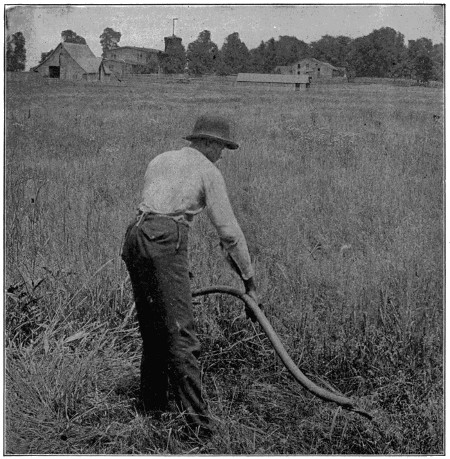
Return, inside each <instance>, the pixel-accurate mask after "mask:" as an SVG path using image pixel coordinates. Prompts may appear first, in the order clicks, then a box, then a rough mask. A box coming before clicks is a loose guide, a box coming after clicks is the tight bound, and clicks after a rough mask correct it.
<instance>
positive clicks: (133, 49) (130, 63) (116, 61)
mask: <svg viewBox="0 0 450 459" xmlns="http://www.w3.org/2000/svg"><path fill="white" fill-rule="evenodd" d="M160 53H161V51H159V50H158V49H153V48H140V47H137V46H122V47H120V48H113V49H109V50H107V51H106V52H105V58H104V62H106V64H107V66H108V67H109V68H110V69H111V71H112V72H113V73H114V74H115V75H116V76H118V77H124V76H125V75H127V74H130V73H159V72H160V65H159V56H160Z"/></svg>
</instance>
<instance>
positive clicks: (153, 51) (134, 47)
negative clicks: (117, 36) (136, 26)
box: [108, 46, 162, 53]
mask: <svg viewBox="0 0 450 459" xmlns="http://www.w3.org/2000/svg"><path fill="white" fill-rule="evenodd" d="M126 48H127V49H137V50H138V51H145V52H147V53H161V52H162V51H161V50H159V49H154V48H143V47H140V46H119V47H117V48H113V49H110V50H108V51H116V50H120V49H126Z"/></svg>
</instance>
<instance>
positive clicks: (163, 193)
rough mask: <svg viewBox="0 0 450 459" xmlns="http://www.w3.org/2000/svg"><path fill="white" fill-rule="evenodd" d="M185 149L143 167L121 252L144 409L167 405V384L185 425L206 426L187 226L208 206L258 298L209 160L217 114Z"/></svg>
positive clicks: (223, 129)
mask: <svg viewBox="0 0 450 459" xmlns="http://www.w3.org/2000/svg"><path fill="white" fill-rule="evenodd" d="M185 139H186V140H190V141H191V145H190V146H189V147H185V148H182V149H181V150H178V151H169V152H166V153H163V154H160V155H158V156H157V157H156V158H154V159H153V160H152V161H151V162H150V164H149V165H148V168H147V171H146V173H145V178H144V189H143V193H142V202H141V204H140V205H139V208H138V216H137V218H136V221H133V222H132V223H131V224H130V226H129V227H128V229H127V233H126V236H125V242H124V247H123V253H122V257H123V259H124V261H125V263H126V265H127V269H128V271H129V273H130V279H131V283H132V286H133V293H134V298H135V303H136V309H137V314H138V320H139V328H140V332H141V336H142V340H143V355H142V361H141V397H142V402H143V404H144V407H145V409H146V410H149V411H156V412H161V411H165V410H166V409H167V407H168V399H167V391H168V387H169V386H168V382H169V381H170V385H171V388H172V390H173V391H174V393H175V398H176V401H177V403H178V405H180V406H181V408H182V409H183V410H184V411H185V413H186V415H187V418H188V421H189V423H190V425H192V426H194V427H195V428H198V429H199V430H201V431H202V433H203V434H207V435H208V434H209V433H211V432H212V423H211V419H210V418H209V417H208V413H207V407H206V404H205V401H204V400H203V397H202V392H201V380H200V367H199V364H198V361H197V357H198V355H199V350H200V344H199V341H198V339H197V336H196V334H195V330H194V320H193V315H192V302H191V291H190V283H189V266H188V252H187V244H188V231H189V226H190V224H191V222H192V221H193V218H194V216H195V215H196V214H198V213H199V212H201V211H202V210H203V209H205V208H206V209H207V212H208V215H209V218H210V219H211V222H212V223H213V225H214V226H215V228H216V230H217V232H218V236H219V238H220V241H221V245H222V247H223V248H224V249H225V251H226V252H227V254H228V257H229V258H230V259H231V262H232V265H233V266H234V267H235V269H236V270H237V271H238V273H239V274H240V275H241V278H242V280H243V282H244V286H245V291H246V293H247V294H249V295H250V296H252V297H253V299H254V300H255V301H256V302H258V298H257V294H256V287H255V283H254V270H253V266H252V263H251V260H250V255H249V252H248V248H247V243H246V241H245V238H244V235H243V233H242V231H241V229H240V227H239V225H238V223H237V221H236V218H235V216H234V213H233V210H232V208H231V205H230V202H229V199H228V196H227V192H226V188H225V182H224V180H223V177H222V174H221V173H220V171H219V170H218V169H217V167H216V166H215V165H214V163H215V162H217V161H218V160H219V159H220V157H221V155H222V151H223V149H224V148H228V149H230V150H235V149H237V148H239V146H238V145H237V144H236V143H235V142H233V141H232V140H231V139H230V128H229V124H228V122H227V121H226V120H225V119H224V118H222V117H220V116H212V115H205V116H201V117H200V118H198V120H197V121H196V123H195V126H194V130H193V133H192V135H189V136H187V137H185Z"/></svg>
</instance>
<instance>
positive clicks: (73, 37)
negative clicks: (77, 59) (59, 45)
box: [61, 30, 86, 45]
mask: <svg viewBox="0 0 450 459" xmlns="http://www.w3.org/2000/svg"><path fill="white" fill-rule="evenodd" d="M61 38H62V41H63V42H65V43H78V44H79V45H85V44H86V40H85V39H84V38H83V37H81V36H80V35H78V34H77V33H76V32H74V31H73V30H63V31H62V32H61Z"/></svg>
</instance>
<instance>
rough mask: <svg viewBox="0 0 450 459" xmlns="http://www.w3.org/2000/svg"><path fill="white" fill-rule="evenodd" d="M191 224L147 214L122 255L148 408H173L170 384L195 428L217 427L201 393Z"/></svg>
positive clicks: (133, 225)
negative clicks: (135, 318) (191, 277)
mask: <svg viewBox="0 0 450 459" xmlns="http://www.w3.org/2000/svg"><path fill="white" fill-rule="evenodd" d="M187 243H188V227H187V226H186V225H184V224H182V223H178V222H176V221H175V220H173V219H171V218H167V217H161V216H156V215H152V214H144V216H142V217H141V218H140V220H139V221H133V222H132V223H131V224H130V225H129V227H128V229H127V233H126V236H125V243H124V246H123V251H122V258H123V260H124V261H125V264H126V266H127V269H128V272H129V274H130V278H131V283H132V286H133V293H134V299H135V303H136V309H137V315H138V320H139V328H140V332H141V336H142V341H143V353H142V361H141V397H142V400H143V403H144V406H145V408H146V409H148V410H157V411H159V410H162V411H164V410H165V409H167V407H168V388H169V385H168V382H169V380H170V387H171V389H172V390H173V391H174V394H175V398H176V401H177V403H178V405H180V406H181V408H182V409H183V410H184V411H185V412H186V415H187V418H188V421H189V422H190V424H191V425H193V426H200V427H203V428H206V429H209V428H210V427H211V420H210V419H209V418H208V416H207V407H206V404H205V402H204V400H203V397H202V393H201V378H200V368H199V364H198V361H197V357H198V355H199V351H200V343H199V341H198V339H197V336H196V334H195V330H194V319H193V314H192V300H191V290H190V283H189V265H188V253H187Z"/></svg>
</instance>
